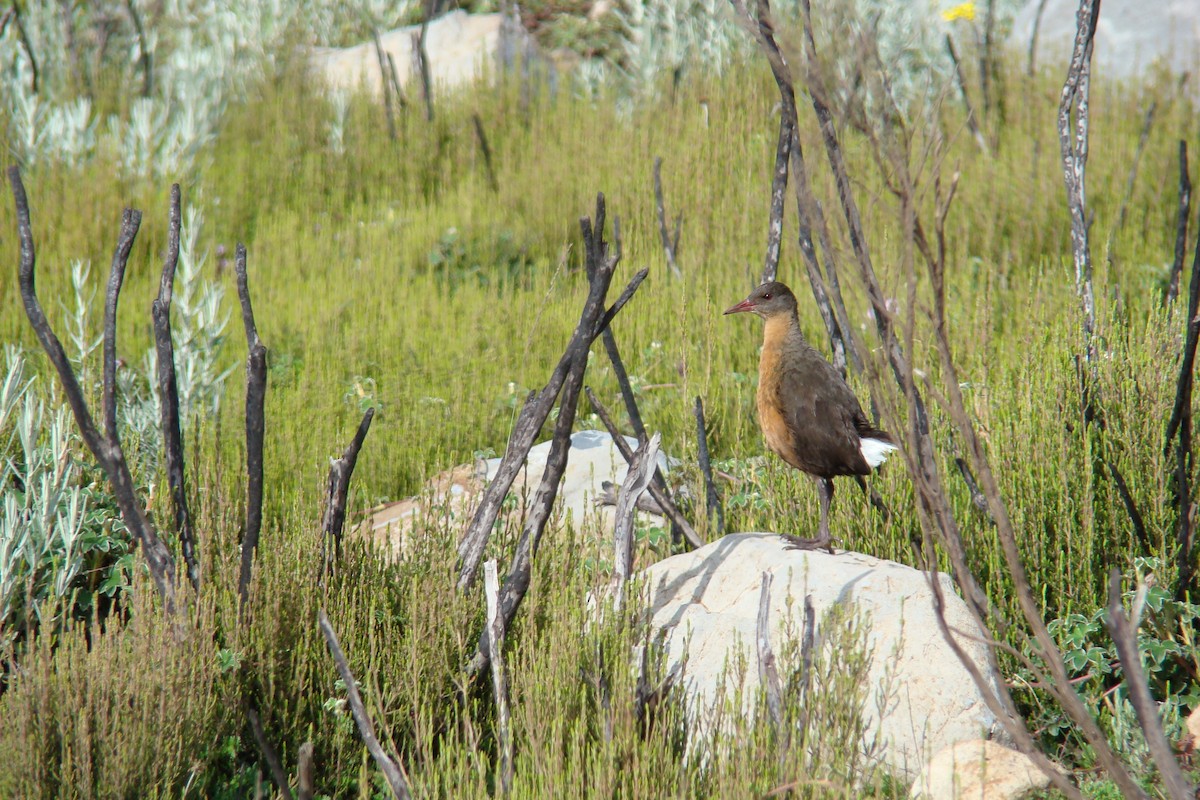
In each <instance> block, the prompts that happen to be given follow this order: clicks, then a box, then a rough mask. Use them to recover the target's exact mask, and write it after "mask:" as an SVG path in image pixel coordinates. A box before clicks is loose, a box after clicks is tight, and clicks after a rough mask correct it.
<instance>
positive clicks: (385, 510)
mask: <svg viewBox="0 0 1200 800" xmlns="http://www.w3.org/2000/svg"><path fill="white" fill-rule="evenodd" d="M625 441H626V442H627V443H628V444H629V447H630V448H631V449H633V450H637V448H638V442H637V439H634V438H631V437H629V436H626V437H625ZM550 446H551V442H549V441H546V442H542V443H541V444H539V445H536V446H535V447H533V448H532V449H530V451H529V457H528V458H527V459H526V461H525V469H523V470H521V472H519V473H517V478H516V480H515V481H513V485H512V488H511V489H510V490H509V494H510V495H511V496H514V497H517V498H519V499H520V498H522V497H523V496H525V495H528V497H529V499H532V497H533V493H534V492H536V491H537V487H538V484H539V483H540V482H541V480H542V474H543V473H544V472H545V471H546V458H547V457H548V456H549V455H550ZM658 466H659V469H661V470H662V471H663V474H664V475H665V474H667V472H668V469H669V466H670V462H669V459H668V458H667V457H666V456H664V455H663V454H662V452H661V451H660V452H659V455H658ZM499 468H500V459H499V458H491V459H488V460H487V461H481V462H479V464H477V465H475V466H472V465H470V464H464V465H461V466H458V467H454V468H453V469H450V470H447V471H445V472H442V473H440V474H439V475H437V476H435V477H434V478H432V479H430V481H429V482H428V483H426V485H425V487H424V488H423V489H422V490H421V493H420V494H419V495H417V496H416V497H410V498H408V499H407V500H400V501H397V502H394V503H388V504H386V505H383V506H380V507H378V508H375V509H372V510H371V511H370V512H368V515H367V518H366V520H364V522H363V523H362V525H361V526H360V528H359V530H360V531H361V532H363V533H365V535H369V536H371V537H372V538H374V539H375V540H376V541H377V542H378V543H379V544H380V545H382V546H384V548H385V550H387V551H388V552H390V553H391V554H392V555H399V553H400V552H402V551H403V549H404V547H405V546H406V542H407V539H408V535H409V533H410V532H411V530H412V527H413V524H414V523H415V522H416V520H417V519H418V517H419V515H420V513H421V511H422V510H426V509H431V508H432V509H436V510H437V511H438V513H439V514H442V515H445V518H446V520H447V521H448V522H449V523H450V524H452V525H454V526H458V527H461V526H464V525H466V523H467V522H469V521H470V518H471V516H472V515H473V514H474V511H475V507H476V504H477V503H478V500H479V492H480V490H482V489H483V487H484V486H485V485H486V482H490V481H491V480H492V479H493V478H495V477H496V472H497V471H498V470H499ZM628 471H629V466H628V465H627V464H626V463H625V459H624V458H623V457H622V456H621V452H620V451H619V450H618V449H617V446H616V445H615V444H614V443H613V440H612V437H611V436H609V435H608V434H607V433H604V432H601V431H578V432H577V433H574V434H572V435H571V448H570V450H569V451H568V452H567V466H566V469H565V470H564V471H563V477H562V481H561V482H560V483H559V489H558V498H557V499H556V501H555V509H556V512H555V515H554V517H553V518H552V519H551V520H550V522H549V525H550V526H551V527H558V526H561V525H563V524H565V523H566V522H567V521H568V519H569V520H570V522H571V523H572V524H573V525H574V526H575V527H576V528H581V527H583V526H584V525H585V524H588V525H592V526H597V527H598V529H599V530H602V531H605V532H611V531H612V528H613V516H614V510H613V508H612V507H611V506H603V507H599V508H597V507H596V505H595V501H596V499H597V498H598V497H600V496H602V495H603V488H602V485H603V483H604V482H605V481H609V482H611V483H614V484H620V483H621V482H623V481H624V480H625V474H626V473H627V472H628ZM518 502H520V500H518ZM638 513H644V512H638ZM644 518H645V519H646V520H648V521H651V522H657V523H659V524H661V519H660V518H658V517H655V516H654V515H651V514H645V516H644Z"/></svg>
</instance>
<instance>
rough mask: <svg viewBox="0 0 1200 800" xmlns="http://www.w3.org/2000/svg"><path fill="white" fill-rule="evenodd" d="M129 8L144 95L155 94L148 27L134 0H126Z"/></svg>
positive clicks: (150, 95)
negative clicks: (144, 25)
mask: <svg viewBox="0 0 1200 800" xmlns="http://www.w3.org/2000/svg"><path fill="white" fill-rule="evenodd" d="M125 7H126V8H127V9H129V19H130V21H132V22H133V30H134V32H135V33H136V34H137V41H138V51H139V55H138V63H139V64H140V65H141V67H142V97H152V96H153V95H154V54H153V53H152V52H151V50H150V47H149V46H148V44H147V42H146V29H145V28H144V27H143V26H142V17H141V15H140V14H138V10H137V5H136V4H135V3H134V0H125Z"/></svg>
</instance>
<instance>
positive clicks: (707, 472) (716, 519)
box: [693, 395, 725, 536]
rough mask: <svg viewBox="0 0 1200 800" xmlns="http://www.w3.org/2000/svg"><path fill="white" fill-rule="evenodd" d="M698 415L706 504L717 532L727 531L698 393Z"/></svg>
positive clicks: (699, 444)
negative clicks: (714, 478)
mask: <svg viewBox="0 0 1200 800" xmlns="http://www.w3.org/2000/svg"><path fill="white" fill-rule="evenodd" d="M693 411H694V413H695V415H696V450H697V458H698V459H699V461H700V472H701V474H702V475H704V505H705V508H707V510H708V521H709V524H711V525H715V526H716V534H717V535H718V536H721V535H723V534H724V533H725V509H724V507H723V506H722V505H721V495H720V494H719V493H718V492H717V484H716V482H715V481H714V480H713V472H712V461H711V460H710V459H709V456H708V431H706V430H705V427H704V402H703V401H702V400H701V399H700V395H696V404H695V406H694V408H693Z"/></svg>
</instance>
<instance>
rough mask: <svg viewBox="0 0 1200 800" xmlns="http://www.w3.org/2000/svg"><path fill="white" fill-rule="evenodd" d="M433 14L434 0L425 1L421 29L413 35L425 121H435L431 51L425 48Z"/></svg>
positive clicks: (414, 56) (414, 54) (414, 55)
mask: <svg viewBox="0 0 1200 800" xmlns="http://www.w3.org/2000/svg"><path fill="white" fill-rule="evenodd" d="M432 15H433V2H432V0H426V1H425V12H424V14H422V15H421V31H420V33H414V34H413V36H412V50H413V61H414V62H415V63H416V67H417V73H418V75H419V76H420V78H421V97H422V98H423V99H424V100H425V121H426V122H433V75H432V74H431V70H432V68H431V67H430V64H429V51H428V50H426V49H425V38H426V36H427V35H428V33H429V18H430V17H431V16H432Z"/></svg>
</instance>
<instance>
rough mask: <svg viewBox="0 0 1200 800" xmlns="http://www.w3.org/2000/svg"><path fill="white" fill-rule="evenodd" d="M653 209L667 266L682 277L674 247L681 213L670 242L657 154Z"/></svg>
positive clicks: (660, 159)
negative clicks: (672, 239) (673, 239)
mask: <svg viewBox="0 0 1200 800" xmlns="http://www.w3.org/2000/svg"><path fill="white" fill-rule="evenodd" d="M654 211H655V213H657V214H658V235H659V237H660V238H661V239H662V246H663V252H664V253H665V254H666V256H667V267H668V268H669V269H670V270H671V274H672V275H674V276H675V277H676V278H682V277H683V273H682V272H680V271H679V265H678V264H676V263H675V248H676V247H678V246H679V227H680V224H681V223H682V220H683V215H682V214H681V215H679V217H677V218H676V220H675V242H674V243H672V242H671V235H670V233H669V232H668V231H667V206H666V203H665V202H664V200H663V188H662V158H661V157H658V156H656V157H655V158H654Z"/></svg>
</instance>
